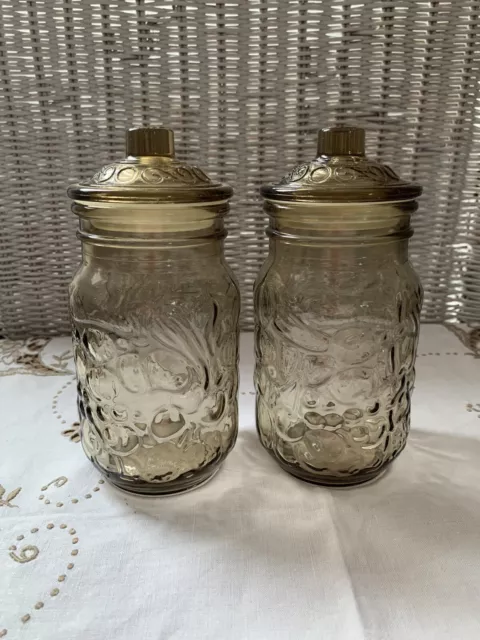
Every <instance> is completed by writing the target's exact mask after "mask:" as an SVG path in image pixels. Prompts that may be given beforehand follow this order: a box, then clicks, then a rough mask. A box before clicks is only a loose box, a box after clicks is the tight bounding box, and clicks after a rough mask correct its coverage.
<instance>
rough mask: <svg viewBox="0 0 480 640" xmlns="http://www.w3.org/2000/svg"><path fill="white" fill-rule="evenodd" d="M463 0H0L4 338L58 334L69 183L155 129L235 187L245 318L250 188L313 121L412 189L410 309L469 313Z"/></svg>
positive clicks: (255, 252)
mask: <svg viewBox="0 0 480 640" xmlns="http://www.w3.org/2000/svg"><path fill="white" fill-rule="evenodd" d="M479 10H480V3H479V1H478V0H431V1H429V2H422V1H418V0H364V1H363V2H350V1H345V0H226V1H224V0H212V1H206V0H199V1H194V0H175V1H174V2H167V1H165V0H163V1H162V0H114V1H113V2H106V1H105V2H97V1H92V0H1V2H0V122H1V127H0V137H1V140H0V143H1V152H2V155H1V161H0V190H1V191H0V225H1V232H0V233H1V237H0V334H3V335H7V336H12V337H14V336H20V335H24V334H29V333H35V334H53V333H59V332H65V331H67V330H68V318H67V309H66V306H67V295H66V291H67V285H68V282H69V280H70V278H71V275H72V272H73V270H74V269H75V267H76V265H77V263H78V260H79V247H78V242H77V239H76V238H75V226H76V220H75V219H74V216H73V215H72V214H71V213H70V211H69V203H68V202H67V198H66V195H65V188H66V185H68V184H69V183H70V182H73V181H77V180H78V179H82V178H87V177H90V176H91V175H92V173H93V172H94V170H95V169H97V168H98V167H99V166H100V165H101V164H102V163H106V162H107V161H109V160H111V159H112V158H118V157H120V156H122V153H123V137H124V129H125V128H127V127H129V126H138V125H145V124H164V125H168V126H171V127H172V128H174V129H175V131H176V136H177V142H178V143H177V148H178V154H179V156H180V157H183V158H185V159H186V160H187V161H196V162H198V163H200V164H201V165H202V166H205V167H206V168H207V169H208V171H209V173H210V174H211V175H212V176H214V177H219V178H221V179H222V180H225V181H227V182H229V183H230V184H232V185H233V186H234V188H235V190H236V196H235V199H234V205H233V208H232V213H231V215H230V218H229V223H228V226H229V232H230V236H229V239H228V245H227V252H228V258H229V260H230V262H231V264H232V265H233V267H234V268H235V270H236V272H237V275H238V277H239V280H240V283H241V288H242V294H243V316H242V317H243V326H244V328H250V327H251V325H252V317H253V308H252V285H253V281H254V278H255V275H256V273H257V271H258V268H259V266H260V264H261V263H262V261H263V259H264V256H265V252H266V245H265V238H264V232H263V230H264V225H265V221H264V216H263V213H262V211H261V206H260V202H259V196H258V189H259V186H260V185H261V184H262V183H265V182H268V181H271V180H274V179H277V178H279V177H280V176H281V175H282V174H284V173H285V171H286V169H288V168H290V167H292V165H294V164H295V163H297V162H298V161H300V160H302V159H310V158H312V157H313V154H314V150H315V132H316V130H317V128H318V127H319V126H327V125H330V124H342V123H350V124H356V125H359V126H365V127H366V128H367V130H368V132H369V136H368V140H369V143H368V151H369V153H370V154H372V156H374V157H375V156H377V157H378V158H379V159H380V160H381V161H382V162H387V163H390V164H392V165H393V166H394V167H395V168H396V169H397V170H398V171H399V173H400V174H403V175H404V176H405V177H406V178H413V179H414V180H416V181H418V182H419V183H420V184H422V185H424V186H425V196H424V197H423V198H422V202H421V208H420V211H419V213H418V214H417V216H416V219H415V228H416V235H415V237H414V239H413V242H412V253H413V258H414V262H415V265H416V267H417V269H418V270H419V272H420V275H421V277H422V279H423V283H424V286H425V291H426V298H425V306H424V319H425V320H429V321H435V320H436V321H441V320H455V319H461V320H464V321H465V320H467V321H474V320H475V319H479V318H480V218H479V216H478V200H479V193H480V184H479V181H480V101H479V91H480V82H479V80H480V47H478V42H479V36H480V17H479V15H480V12H479Z"/></svg>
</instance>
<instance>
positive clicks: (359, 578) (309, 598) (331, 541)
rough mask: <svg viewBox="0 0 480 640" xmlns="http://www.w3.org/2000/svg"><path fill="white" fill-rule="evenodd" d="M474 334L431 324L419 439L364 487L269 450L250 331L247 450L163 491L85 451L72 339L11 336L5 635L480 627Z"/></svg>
mask: <svg viewBox="0 0 480 640" xmlns="http://www.w3.org/2000/svg"><path fill="white" fill-rule="evenodd" d="M475 336H476V334H475V333H474V334H470V335H469V334H468V333H467V331H466V330H464V329H461V328H459V329H457V330H456V334H455V332H454V331H452V330H447V329H446V328H445V327H442V326H431V325H430V326H428V325H426V326H423V328H422V334H421V339H420V348H419V357H418V363H417V385H416V390H415V393H414V402H413V424H412V433H411V436H410V439H409V444H408V446H407V448H406V450H405V451H404V453H403V454H402V455H401V456H400V458H399V459H398V461H397V462H396V463H395V464H394V465H393V467H392V468H391V470H390V471H389V472H387V474H386V475H384V476H383V477H382V478H381V479H380V480H378V481H377V482H375V483H372V484H370V485H365V486H362V487H358V488H353V489H326V488H321V487H316V486H312V485H309V484H305V483H302V482H301V481H299V480H296V479H294V478H292V477H290V476H289V475H287V474H286V473H284V472H283V471H281V470H280V469H279V467H278V466H277V465H276V464H275V462H274V461H273V460H272V459H271V458H270V456H269V455H268V454H267V453H266V452H265V451H264V450H263V449H262V448H261V446H260V444H259V442H258V441H257V437H256V434H255V429H254V395H253V386H252V364H253V353H252V336H251V335H245V336H243V337H242V360H241V390H240V416H241V429H240V435H239V438H238V442H237V445H236V447H235V449H234V450H233V452H232V453H231V454H230V457H229V458H228V460H227V462H226V463H225V464H224V466H223V468H222V470H221V472H220V473H219V474H218V475H217V476H216V477H215V478H214V479H213V480H212V481H211V482H210V483H209V484H207V485H205V486H204V487H202V488H201V489H198V490H197V491H193V492H191V493H187V494H184V495H182V496H176V497H172V498H161V499H155V498H153V499H152V498H139V497H131V496H129V495H128V494H125V493H122V492H119V491H117V490H115V489H114V488H112V487H111V486H109V485H108V484H107V483H103V482H102V481H101V479H100V476H99V474H98V472H97V471H95V469H94V468H93V467H92V465H91V464H90V463H89V462H88V460H87V459H86V458H85V457H84V454H83V452H82V450H81V445H80V444H78V432H77V427H78V425H77V424H75V421H76V407H75V384H74V377H73V368H72V367H73V365H72V361H71V354H70V342H69V340H68V339H67V338H58V339H53V340H51V341H42V340H40V341H34V340H29V341H20V342H9V341H3V343H1V346H0V400H1V403H0V407H1V427H0V429H1V431H0V436H1V438H0V484H1V487H0V637H3V636H5V637H7V639H9V638H21V639H25V640H34V639H42V640H43V639H45V640H47V639H48V640H77V639H78V640H110V639H112V640H113V639H115V640H160V639H162V640H163V639H165V640H191V639H196V638H199V639H208V640H211V639H219V640H230V639H231V640H244V639H245V640H246V639H252V640H269V639H270V638H272V639H274V640H283V639H290V638H293V639H295V640H307V639H312V640H322V639H335V640H363V639H369V640H370V639H372V640H389V639H395V640H404V639H405V640H407V639H408V640H427V639H431V640H442V639H448V640H452V639H455V640H470V639H472V640H478V639H479V638H480V419H479V418H480V359H477V358H478V356H479V351H478V348H477V347H478V345H476V344H475ZM462 341H463V342H462ZM2 633H3V636H2Z"/></svg>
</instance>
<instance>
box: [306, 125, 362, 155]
mask: <svg viewBox="0 0 480 640" xmlns="http://www.w3.org/2000/svg"><path fill="white" fill-rule="evenodd" d="M317 155H319V156H364V155H365V129H360V128H359V127H329V128H328V129H320V130H319V132H318V142H317Z"/></svg>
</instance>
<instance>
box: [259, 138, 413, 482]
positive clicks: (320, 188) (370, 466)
mask: <svg viewBox="0 0 480 640" xmlns="http://www.w3.org/2000/svg"><path fill="white" fill-rule="evenodd" d="M420 193H421V188H420V187H418V186H416V185H414V184H411V183H407V182H404V181H402V180H400V179H399V178H398V176H397V175H396V174H395V173H394V172H393V171H392V169H390V168H389V167H387V166H384V165H381V164H379V163H376V162H373V161H370V160H368V159H367V158H366V157H365V154H364V132H363V130H362V129H355V128H334V129H328V130H323V131H320V132H319V140H318V157H317V159H316V160H314V161H313V162H311V163H305V164H303V165H300V166H299V167H297V168H296V169H294V171H292V172H291V173H290V174H289V175H287V176H286V177H285V178H284V179H283V180H282V181H281V182H280V184H278V185H271V186H267V187H264V188H263V189H262V194H263V196H264V198H265V210H266V212H267V213H268V215H269V219H270V225H269V228H268V235H269V236H270V253H269V256H268V259H267V261H266V263H265V265H264V267H263V269H262V271H261V273H260V274H259V277H258V279H257V283H256V290H255V309H256V311H255V313H256V333H255V338H256V371H255V385H256V393H257V428H258V432H259V435H260V439H261V442H262V443H263V445H264V446H265V447H266V448H267V450H268V451H269V452H270V453H271V454H272V455H273V456H274V457H275V458H276V460H277V461H278V462H279V464H280V465H281V466H282V467H283V468H284V469H285V470H286V471H288V472H289V473H291V474H293V475H295V476H297V477H299V478H302V479H304V480H307V481H310V482H314V483H318V484H327V485H349V484H357V483H361V482H365V481H368V480H370V479H372V478H374V477H375V476H376V475H378V474H379V473H380V472H381V471H382V470H383V469H385V467H386V466H387V465H388V464H389V463H390V462H391V461H392V460H393V459H394V458H395V457H396V456H397V455H398V454H399V453H400V452H401V451H402V449H403V447H404V446H405V442H406V438H407V435H408V431H409V427H410V401H411V394H412V389H413V383H414V375H415V374H414V363H415V354H416V347H417V338H418V329H419V314H420V308H421V302H422V289H421V285H420V282H419V280H418V277H417V275H416V274H415V271H414V270H413V268H412V266H411V264H410V262H409V260H408V239H409V238H410V236H411V234H412V231H411V228H410V215H411V214H412V213H413V212H414V211H415V210H416V207H417V204H416V202H415V198H416V197H418V196H419V195H420Z"/></svg>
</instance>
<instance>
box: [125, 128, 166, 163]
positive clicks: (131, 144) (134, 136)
mask: <svg viewBox="0 0 480 640" xmlns="http://www.w3.org/2000/svg"><path fill="white" fill-rule="evenodd" d="M126 146H127V156H136V157H138V156H163V157H169V158H173V157H174V155H175V144H174V141H173V131H172V130H171V129H167V128H165V127H139V128H138V129H129V130H128V132H127V145H126Z"/></svg>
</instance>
